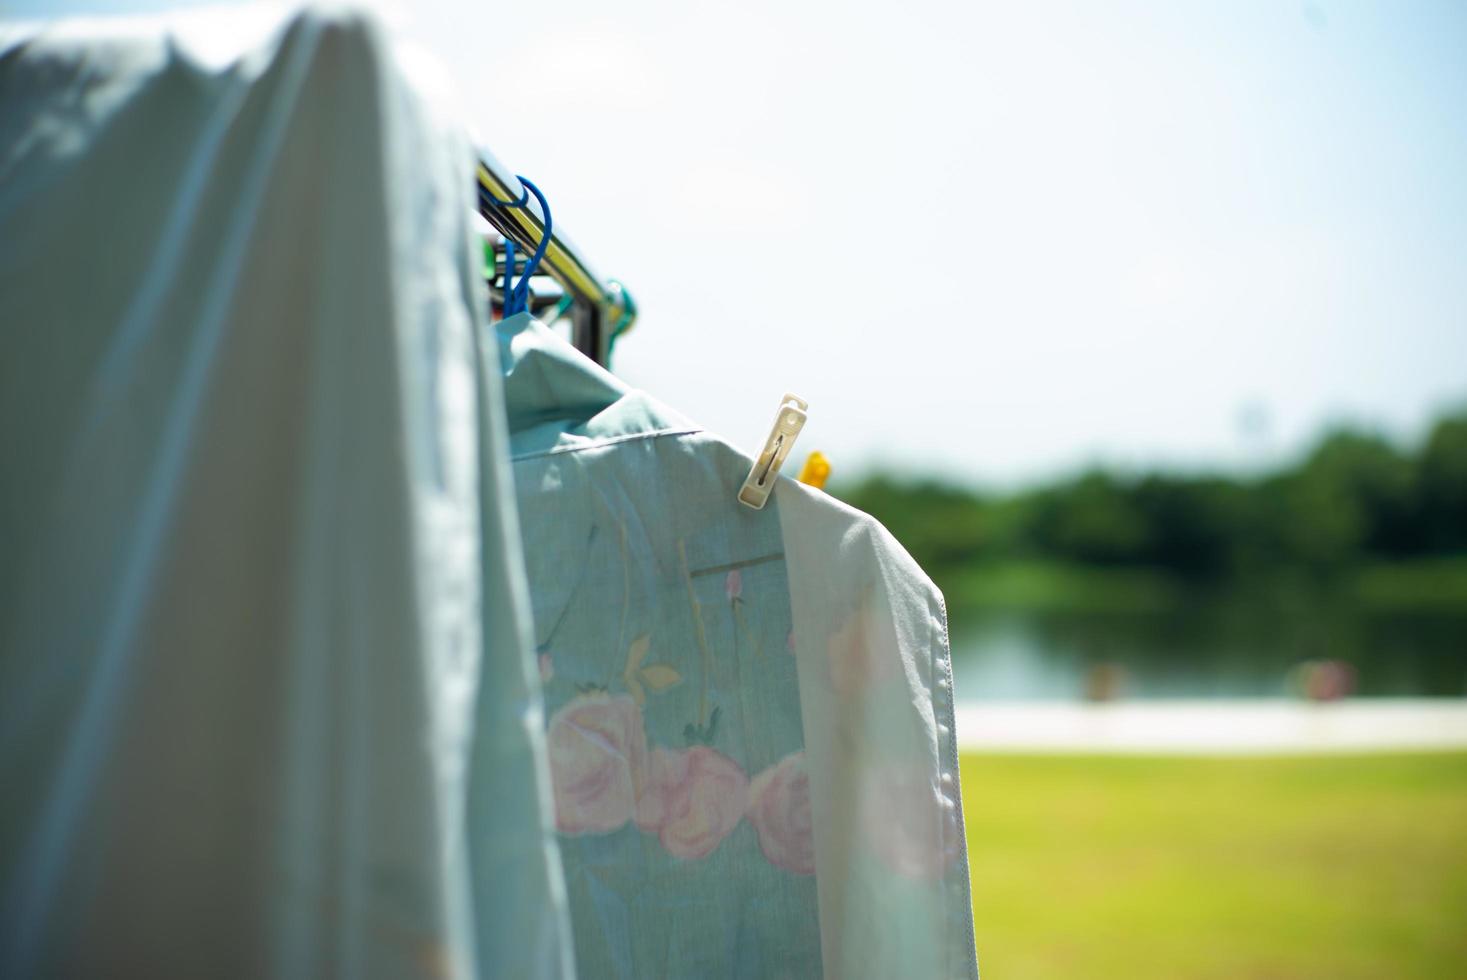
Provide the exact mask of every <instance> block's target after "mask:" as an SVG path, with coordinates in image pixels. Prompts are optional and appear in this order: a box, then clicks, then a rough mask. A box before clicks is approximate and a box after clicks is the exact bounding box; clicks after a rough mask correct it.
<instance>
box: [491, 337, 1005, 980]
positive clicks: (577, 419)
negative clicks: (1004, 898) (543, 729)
mask: <svg viewBox="0 0 1467 980" xmlns="http://www.w3.org/2000/svg"><path fill="white" fill-rule="evenodd" d="M497 333H498V337H499V341H500V345H501V350H500V358H501V361H502V363H503V366H504V370H505V372H506V373H505V385H504V394H505V398H506V400H507V404H508V407H509V421H510V429H511V437H510V438H511V443H510V445H511V455H512V457H513V461H514V473H515V481H516V486H517V492H518V499H519V506H520V517H521V522H522V527H523V532H524V535H525V545H526V564H527V567H528V570H529V576H530V583H531V594H532V597H533V600H532V601H533V607H534V620H535V635H536V644H537V650H538V653H539V657H540V666H541V673H542V677H543V678H544V679H545V692H546V704H547V709H548V710H549V712H550V718H549V732H548V742H549V753H550V764H551V778H552V784H553V788H554V795H555V804H556V816H557V826H558V829H559V830H560V832H561V849H562V857H563V861H564V866H565V874H566V881H567V891H568V894H569V898H570V907H571V919H572V926H573V930H574V933H575V944H576V958H577V962H578V965H579V967H580V969H581V971H582V975H584V976H587V977H596V978H608V980H609V978H638V980H642V978H771V977H789V978H796V977H798V978H809V977H815V976H821V975H822V974H823V975H825V976H828V977H843V978H860V977H870V978H873V980H874V978H878V977H883V978H889V977H922V978H924V980H935V978H970V977H974V976H976V963H975V960H974V954H973V932H972V920H971V911H970V905H969V893H968V883H967V866H966V856H965V849H964V843H963V839H962V823H961V813H960V809H959V796H958V784H957V756H956V750H955V745H954V742H953V735H952V691H951V672H950V667H949V664H948V651H947V637H946V622H945V615H944V613H943V611H942V604H941V597H940V596H939V595H938V594H937V592H936V590H935V589H934V588H932V586H931V583H930V582H928V581H927V579H926V578H925V576H923V575H922V574H921V572H920V570H918V569H917V568H916V566H915V565H914V564H912V563H911V560H910V559H909V558H908V557H907V556H906V555H905V553H904V552H902V551H901V549H900V547H899V546H897V545H896V544H895V542H894V541H892V540H891V539H890V537H889V536H888V535H886V534H885V532H884V531H881V530H880V528H879V526H877V525H876V524H875V522H874V521H871V520H870V518H867V517H865V516H864V515H860V514H857V513H856V512H855V511H851V510H850V509H849V508H846V507H844V506H843V505H841V504H839V503H837V502H836V501H834V500H832V499H831V498H829V497H827V496H825V495H824V494H821V493H819V492H818V491H813V490H810V489H809V488H806V487H803V486H801V485H799V484H796V483H794V482H793V481H791V480H789V479H788V478H784V477H782V478H781V480H780V481H779V484H778V486H777V488H776V493H775V495H774V497H773V498H772V499H771V501H770V502H769V504H768V505H767V506H766V507H765V508H764V509H763V510H761V511H755V510H751V509H749V508H747V507H745V506H742V505H740V504H739V503H737V502H736V499H735V498H736V494H737V491H738V488H739V486H740V484H741V483H742V482H743V480H744V477H745V476H746V475H747V474H748V471H749V467H750V461H749V459H748V457H746V456H745V455H743V454H742V453H740V452H738V451H737V450H735V449H734V448H732V447H731V446H729V445H728V444H726V443H724V442H723V441H722V440H720V439H718V438H717V437H716V436H713V435H711V434H709V433H707V432H704V431H702V430H701V429H699V428H698V427H697V426H696V425H694V424H693V423H691V422H689V421H688V420H687V419H684V418H683V417H681V416H680V415H678V414H677V413H676V412H674V411H672V410H670V409H668V408H666V407H665V406H662V405H660V404H659V403H657V402H656V401H655V400H653V399H652V398H649V397H648V396H647V395H645V394H643V393H641V392H637V391H634V390H632V389H629V388H628V387H627V386H626V385H624V384H623V383H621V382H620V381H618V380H617V379H616V378H614V377H613V376H611V375H610V374H608V373H606V372H605V371H603V370H601V369H600V368H598V367H597V366H596V365H594V364H593V363H591V362H590V361H588V360H587V359H586V358H584V357H583V356H582V355H581V354H579V353H578V352H577V351H575V350H574V349H573V348H572V347H571V346H570V345H569V344H567V343H565V342H564V341H562V340H560V339H558V338H557V337H556V336H554V334H553V333H552V332H551V331H550V330H548V329H547V328H545V327H544V326H542V325H540V324H538V323H536V322H535V321H534V320H532V319H531V318H529V317H527V316H523V315H521V316H517V317H512V318H510V319H509V320H506V321H504V322H502V323H500V324H498V326H497ZM768 408H770V409H772V408H773V406H768Z"/></svg>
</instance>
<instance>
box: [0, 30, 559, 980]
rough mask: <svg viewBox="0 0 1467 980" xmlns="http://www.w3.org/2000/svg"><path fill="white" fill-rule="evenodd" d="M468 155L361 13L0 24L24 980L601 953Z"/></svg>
mask: <svg viewBox="0 0 1467 980" xmlns="http://www.w3.org/2000/svg"><path fill="white" fill-rule="evenodd" d="M473 180H474V176H473V149H472V147H471V146H470V144H469V143H468V141H467V139H465V138H464V137H463V136H462V134H461V132H460V130H459V127H458V126H457V125H456V124H454V123H453V121H452V119H451V117H450V116H449V115H447V114H445V113H443V112H441V111H440V108H439V107H438V105H437V104H436V103H435V102H434V101H433V100H432V99H431V98H430V97H429V96H428V95H427V94H426V93H425V92H424V91H422V90H420V89H419V87H418V86H417V85H416V84H414V83H412V82H410V81H409V79H408V76H407V75H406V73H405V70H404V68H403V67H402V63H401V62H400V60H399V58H398V57H397V56H396V55H395V53H394V50H393V48H392V46H391V45H390V44H389V43H388V41H387V40H386V39H385V38H384V37H383V35H382V33H381V32H380V31H379V30H378V28H377V27H376V25H375V24H374V22H373V21H371V20H370V19H369V18H365V17H363V16H362V15H359V14H353V13H350V12H344V11H343V12H321V11H306V12H304V13H299V14H295V15H291V16H290V17H289V18H288V19H287V20H284V21H281V20H280V19H279V16H278V14H277V13H272V12H270V11H262V10H235V11H218V10H214V11H209V12H207V13H203V14H200V13H195V14H183V15H179V16H178V17H177V18H174V17H172V16H170V17H167V18H162V19H156V20H155V19H152V18H146V19H132V18H129V19H124V20H89V21H85V22H78V23H73V24H69V25H60V26H53V27H46V28H35V27H29V28H27V27H15V28H14V33H11V34H8V35H4V36H0V325H3V330H0V339H3V345H4V347H3V352H0V406H3V411H0V460H3V464H0V465H3V472H4V476H3V478H0V772H3V773H4V774H5V781H4V790H3V792H0V976H5V977H69V976H82V977H150V978H170V977H190V978H192V977H249V978H254V977H291V978H294V977H327V976H337V977H384V978H397V977H455V978H469V977H474V976H486V977H514V978H542V977H543V978H551V977H557V978H558V977H569V976H572V975H573V972H574V967H573V963H572V962H571V959H570V944H569V938H568V933H569V930H568V925H567V920H566V919H565V917H564V911H565V909H564V903H563V899H562V898H561V890H560V888H561V885H560V867H559V859H558V856H557V854H556V850H555V838H554V836H553V830H552V828H551V826H550V818H551V814H550V811H549V784H548V780H547V779H546V778H545V754H544V753H545V747H544V736H543V725H542V720H541V716H540V713H539V706H540V700H539V698H540V694H539V683H540V682H539V677H538V674H537V673H536V672H535V667H534V661H533V657H532V655H531V653H530V651H529V648H528V643H529V629H528V625H529V620H528V615H529V611H528V606H527V604H526V600H525V598H524V591H525V588H524V578H523V567H522V565H521V564H520V554H519V534H518V531H517V529H516V526H515V519H516V518H515V512H514V507H513V501H512V497H511V491H510V483H509V473H508V464H507V452H506V438H507V437H506V431H505V423H504V419H503V417H502V413H503V401H502V399H501V397H500V395H499V384H500V372H499V369H498V366H497V364H496V363H495V361H494V346H493V344H492V342H490V343H489V345H488V347H487V349H485V350H482V351H481V350H480V349H479V346H480V342H481V341H487V340H488V338H487V337H485V335H484V334H483V333H482V331H483V330H484V329H486V326H485V314H484V309H483V298H482V279H481V268H480V266H481V261H482V260H481V257H480V256H479V255H478V254H476V253H475V251H474V250H473V249H471V247H470V242H471V241H472V227H471V224H470V222H471V220H472V202H473V198H472V195H471V188H472V185H473ZM481 355H482V356H481ZM470 819H471V820H472V825H473V833H472V834H467V833H466V826H467V821H468V820H470Z"/></svg>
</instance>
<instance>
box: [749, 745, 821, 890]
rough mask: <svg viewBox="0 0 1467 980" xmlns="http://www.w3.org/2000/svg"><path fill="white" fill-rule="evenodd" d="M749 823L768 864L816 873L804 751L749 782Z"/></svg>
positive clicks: (789, 869) (795, 871) (807, 873)
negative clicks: (755, 831)
mask: <svg viewBox="0 0 1467 980" xmlns="http://www.w3.org/2000/svg"><path fill="white" fill-rule="evenodd" d="M748 817H749V823H751V824H753V825H754V829H755V830H757V831H758V832H759V848H760V850H762V851H763V852H764V856H765V857H766V858H768V859H769V863H770V864H772V865H774V866H775V867H778V868H783V869H785V870H786V871H793V872H794V873H795V874H797V875H812V874H814V873H815V837H814V834H813V832H812V827H813V821H812V820H811V818H810V777H809V776H808V775H806V773H805V753H803V752H796V753H795V754H794V755H790V756H786V757H785V758H784V759H782V760H780V762H778V763H777V764H776V765H773V766H771V767H769V768H768V769H766V770H764V771H763V772H761V773H760V774H759V775H757V776H755V777H754V781H753V782H752V783H750V784H749V811H748Z"/></svg>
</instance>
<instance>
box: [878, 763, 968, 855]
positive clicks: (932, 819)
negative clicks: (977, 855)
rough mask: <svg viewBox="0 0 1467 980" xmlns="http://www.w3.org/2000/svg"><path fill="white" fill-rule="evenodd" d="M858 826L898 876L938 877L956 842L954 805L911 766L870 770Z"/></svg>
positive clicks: (958, 835)
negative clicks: (859, 825)
mask: <svg viewBox="0 0 1467 980" xmlns="http://www.w3.org/2000/svg"><path fill="white" fill-rule="evenodd" d="M948 785H950V784H948ZM861 828H862V832H863V835H864V837H865V839H866V843H867V845H868V846H869V847H870V848H871V850H872V852H873V853H874V854H875V855H876V858H877V860H879V861H880V862H881V863H882V864H884V865H885V866H886V867H887V868H888V869H889V870H891V871H892V872H893V873H895V874H898V875H901V876H902V877H903V878H915V879H919V880H924V879H925V880H931V879H936V878H940V877H942V874H943V872H944V871H946V870H947V866H948V864H950V863H951V862H952V861H953V859H954V858H955V857H957V854H958V848H959V845H960V842H961V841H962V832H961V830H960V829H959V827H958V808H957V804H956V803H955V802H954V801H953V800H952V799H951V798H950V797H949V796H948V794H947V792H945V791H940V790H939V789H938V784H937V783H936V782H934V780H933V779H932V778H931V777H930V775H929V774H928V773H927V772H926V771H925V769H924V768H923V767H921V766H917V765H914V766H906V767H903V766H895V765H888V766H885V767H883V768H880V769H877V770H875V771H874V772H873V773H872V774H871V776H870V778H869V779H868V780H867V782H866V783H865V785H864V786H862V788H861Z"/></svg>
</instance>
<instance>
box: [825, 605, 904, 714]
mask: <svg viewBox="0 0 1467 980" xmlns="http://www.w3.org/2000/svg"><path fill="white" fill-rule="evenodd" d="M891 635H892V632H891V629H890V628H889V625H888V624H883V623H881V622H880V621H879V620H878V619H877V616H876V614H875V613H874V612H873V611H872V610H871V609H870V608H868V607H863V608H862V609H861V610H859V611H858V612H856V613H854V614H853V615H851V617H850V618H849V619H847V620H846V621H845V622H844V623H843V624H842V625H841V628H840V629H838V630H836V631H835V632H834V633H832V634H830V637H829V638H828V639H827V640H826V644H825V654H826V657H827V658H828V659H829V662H830V684H831V686H832V687H834V688H835V690H836V693H838V694H840V695H841V696H842V697H846V698H849V697H854V696H855V695H857V694H860V693H862V692H863V691H865V690H866V689H868V688H870V687H872V686H874V685H877V684H880V683H884V682H886V681H890V680H893V679H895V677H896V676H897V673H898V671H899V668H900V665H901V652H900V651H899V650H897V648H896V646H895V645H893V644H891V643H889V642H883V640H887V639H889V638H890V636H891Z"/></svg>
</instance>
